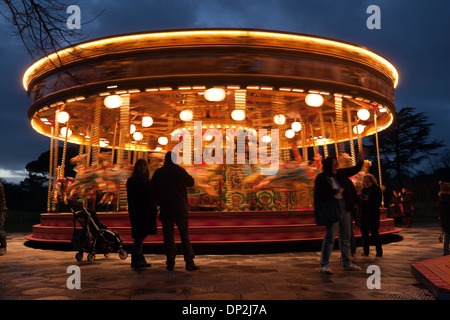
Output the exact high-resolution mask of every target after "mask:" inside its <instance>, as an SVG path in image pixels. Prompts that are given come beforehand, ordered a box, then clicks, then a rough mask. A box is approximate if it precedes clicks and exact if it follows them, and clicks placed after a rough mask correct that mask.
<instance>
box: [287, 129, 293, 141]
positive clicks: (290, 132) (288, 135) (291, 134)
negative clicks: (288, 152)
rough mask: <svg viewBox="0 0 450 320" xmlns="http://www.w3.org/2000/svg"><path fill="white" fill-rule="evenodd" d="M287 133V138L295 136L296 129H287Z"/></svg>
mask: <svg viewBox="0 0 450 320" xmlns="http://www.w3.org/2000/svg"><path fill="white" fill-rule="evenodd" d="M285 135H286V138H288V139H291V138H293V137H294V136H295V131H294V130H292V129H289V130H286V133H285Z"/></svg>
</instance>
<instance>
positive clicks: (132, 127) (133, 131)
mask: <svg viewBox="0 0 450 320" xmlns="http://www.w3.org/2000/svg"><path fill="white" fill-rule="evenodd" d="M135 132H136V126H135V125H134V124H132V125H130V134H133V133H135Z"/></svg>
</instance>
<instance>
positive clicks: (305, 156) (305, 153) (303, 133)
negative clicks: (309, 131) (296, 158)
mask: <svg viewBox="0 0 450 320" xmlns="http://www.w3.org/2000/svg"><path fill="white" fill-rule="evenodd" d="M300 123H301V125H302V129H301V131H300V132H301V134H300V136H301V139H302V154H303V161H308V145H307V144H306V126H305V123H303V122H300Z"/></svg>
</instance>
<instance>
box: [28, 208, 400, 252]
mask: <svg viewBox="0 0 450 320" xmlns="http://www.w3.org/2000/svg"><path fill="white" fill-rule="evenodd" d="M99 219H100V221H101V222H102V223H103V224H105V225H107V226H108V228H109V229H113V230H115V231H117V232H119V234H120V235H121V236H122V238H123V240H124V243H125V244H131V243H132V242H133V239H132V237H131V228H130V223H129V218H128V214H127V213H99ZM157 223H158V233H157V234H156V235H152V236H149V237H147V238H146V240H145V243H146V244H152V243H162V240H163V235H162V229H161V224H160V221H159V220H158V222H157ZM77 228H80V226H79V225H78V224H77ZM398 231H399V229H397V228H394V224H393V220H392V219H388V218H386V215H385V213H383V215H382V219H381V221H380V233H382V234H383V233H393V232H398ZM72 233H73V215H72V214H70V213H60V214H42V215H41V223H40V224H38V225H35V226H33V234H31V235H29V236H27V237H26V238H27V239H28V240H32V241H42V242H62V243H68V242H70V240H71V238H72ZM189 234H190V239H191V242H192V243H253V242H255V243H256V242H282V241H285V242H291V241H302V240H303V241H304V240H319V239H323V236H324V227H323V226H317V225H316V224H315V222H314V214H313V212H312V211H311V210H309V211H286V212H273V211H268V212H259V213H255V212H195V213H194V212H191V213H190V217H189ZM354 234H355V236H356V237H359V236H360V233H359V229H358V228H356V227H354ZM175 239H176V241H177V242H179V235H178V232H177V231H176V232H175Z"/></svg>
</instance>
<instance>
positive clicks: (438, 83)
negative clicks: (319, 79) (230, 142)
mask: <svg viewBox="0 0 450 320" xmlns="http://www.w3.org/2000/svg"><path fill="white" fill-rule="evenodd" d="M77 5H78V6H79V7H80V9H81V18H82V23H83V22H84V21H86V20H89V19H91V18H92V17H94V16H96V15H97V14H98V13H100V12H102V11H103V10H104V12H103V13H102V14H101V15H100V16H99V17H98V18H97V19H95V20H94V21H93V22H92V23H90V24H87V25H83V26H82V31H83V32H85V33H86V34H88V38H87V39H86V40H89V39H94V38H98V37H104V36H110V35H115V34H121V33H131V32H142V31H156V30H166V29H180V28H212V27H218V28H219V27H225V28H226V27H230V28H259V29H269V30H277V31H286V32H295V33H305V34H311V35H316V36H324V37H329V38H334V39H336V40H342V41H346V42H351V43H354V44H357V45H361V46H364V47H367V48H369V49H371V50H373V51H375V52H377V53H378V54H380V55H382V56H384V57H385V58H387V59H388V60H389V61H391V62H392V63H393V64H394V66H395V67H396V68H397V70H398V72H399V75H400V80H399V85H398V87H397V89H396V91H395V95H396V108H397V109H398V110H399V109H401V108H403V107H412V108H415V109H416V111H418V112H425V113H426V114H427V115H428V116H429V119H430V122H432V123H434V124H435V125H434V126H433V128H432V138H435V139H440V140H443V141H444V142H445V143H446V144H447V147H448V146H450V135H449V126H450V113H449V110H450V102H449V98H448V97H447V95H448V92H450V90H449V86H450V81H449V73H450V61H449V57H450V36H449V34H450V18H449V15H450V1H447V0H427V1H425V0H415V1H414V0H408V1H407V0H395V1H392V0H391V1H387V0H386V1H376V0H371V1H361V0H339V1H333V0H306V1H303V0H247V1H243V0H151V1H137V0H133V1H117V0H115V1H111V0H95V1H92V0H91V1H87V0H85V1H82V0H81V1H78V2H77ZM370 5H377V6H379V8H380V9H381V29H379V30H377V29H373V30H370V29H368V28H367V26H366V21H367V19H368V18H369V17H370V15H371V14H368V13H366V10H367V8H368V7H369V6H370ZM67 16H69V14H68V15H67ZM10 28H11V26H10V25H9V22H7V21H5V19H4V18H3V17H1V16H0V37H1V41H0V57H1V60H0V61H1V69H0V70H1V77H0V81H1V86H0V95H1V99H0V110H1V117H0V177H1V178H4V179H5V180H7V181H12V182H18V181H20V180H22V179H23V178H24V176H26V171H25V165H26V164H27V163H28V162H30V161H32V160H36V159H37V158H38V156H39V155H40V154H41V153H42V152H44V151H47V150H48V149H49V147H50V140H49V139H48V138H47V137H44V136H41V135H40V134H38V133H36V132H35V131H34V130H33V129H32V128H31V126H30V122H29V120H28V117H27V110H28V107H29V100H28V97H27V94H26V92H25V90H24V88H23V87H22V76H23V73H24V72H25V71H26V69H27V68H28V67H29V66H30V65H31V64H32V63H33V60H32V59H31V57H29V55H28V53H27V51H26V50H25V47H24V46H23V44H22V43H21V41H20V39H19V38H16V37H13V36H11V35H10V32H8V30H9V29H10ZM83 28H84V29H83Z"/></svg>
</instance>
